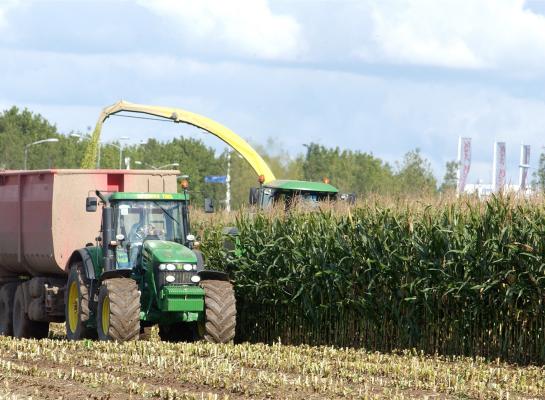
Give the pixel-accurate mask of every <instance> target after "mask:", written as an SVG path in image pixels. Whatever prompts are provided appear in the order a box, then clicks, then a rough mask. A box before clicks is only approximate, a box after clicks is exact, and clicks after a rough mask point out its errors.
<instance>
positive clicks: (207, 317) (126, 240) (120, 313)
mask: <svg viewBox="0 0 545 400" xmlns="http://www.w3.org/2000/svg"><path fill="white" fill-rule="evenodd" d="M96 195H97V197H98V199H100V201H97V198H96V197H89V198H87V211H88V212H94V211H96V210H97V205H98V203H100V204H101V205H102V207H101V208H102V227H101V235H100V236H99V237H98V238H97V240H98V241H99V243H100V244H99V245H97V246H92V245H89V246H88V247H86V248H85V249H81V250H79V251H78V252H77V254H79V255H80V256H79V257H74V264H75V265H73V267H72V268H71V270H70V274H69V277H68V283H67V285H66V287H67V290H66V294H65V306H66V328H67V335H68V338H69V339H80V338H83V337H93V336H95V333H96V335H98V338H99V339H102V340H119V341H125V340H132V339H136V338H138V337H139V336H141V335H146V334H147V329H146V328H148V327H151V326H152V325H155V324H158V325H159V336H160V337H161V339H162V340H167V341H180V340H183V341H192V340H198V339H205V340H207V341H210V342H215V343H226V342H229V341H231V340H232V339H233V337H234V335H235V319H236V307H235V297H234V292H233V287H232V285H231V283H230V282H229V279H228V277H227V275H226V274H225V273H223V272H218V271H208V270H205V269H204V262H203V256H202V254H201V253H200V252H199V251H198V250H196V249H193V242H194V240H195V238H194V236H193V235H191V233H190V228H189V211H188V200H189V197H188V196H189V195H188V194H187V193H185V192H184V193H172V194H170V193H127V192H114V193H108V194H106V193H101V192H99V191H97V192H96Z"/></svg>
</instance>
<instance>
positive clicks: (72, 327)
mask: <svg viewBox="0 0 545 400" xmlns="http://www.w3.org/2000/svg"><path fill="white" fill-rule="evenodd" d="M81 267H82V264H81V262H78V263H75V264H74V265H73V266H72V268H71V269H70V275H68V282H67V284H66V290H65V291H64V315H65V317H66V337H67V338H68V340H81V339H85V338H95V337H96V331H95V330H94V329H90V328H88V327H87V321H88V320H89V287H88V284H87V282H86V280H85V278H84V275H83V271H82V268H81Z"/></svg>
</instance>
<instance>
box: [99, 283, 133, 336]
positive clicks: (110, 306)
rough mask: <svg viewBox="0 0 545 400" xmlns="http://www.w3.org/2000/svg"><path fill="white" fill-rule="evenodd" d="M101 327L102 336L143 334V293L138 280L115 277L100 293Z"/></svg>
mask: <svg viewBox="0 0 545 400" xmlns="http://www.w3.org/2000/svg"><path fill="white" fill-rule="evenodd" d="M97 331H98V338H99V339H100V340H116V341H120V342H124V341H128V340H136V339H138V337H139V335H140V293H139V292H138V286H137V285H136V281H135V280H133V279H129V278H111V279H108V280H107V281H105V282H103V283H102V286H101V287H100V291H99V294H98V310H97Z"/></svg>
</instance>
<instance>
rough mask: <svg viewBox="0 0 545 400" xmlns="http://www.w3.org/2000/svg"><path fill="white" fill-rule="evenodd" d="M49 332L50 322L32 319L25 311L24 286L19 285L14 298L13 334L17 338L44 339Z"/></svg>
mask: <svg viewBox="0 0 545 400" xmlns="http://www.w3.org/2000/svg"><path fill="white" fill-rule="evenodd" d="M48 333H49V322H41V321H32V320H30V319H29V318H28V315H27V313H26V311H25V294H24V292H23V286H22V285H18V286H17V290H16V291H15V298H14V300H13V336H15V337H16V338H28V339H43V338H46V337H47V335H48Z"/></svg>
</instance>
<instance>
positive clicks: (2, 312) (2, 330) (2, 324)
mask: <svg viewBox="0 0 545 400" xmlns="http://www.w3.org/2000/svg"><path fill="white" fill-rule="evenodd" d="M17 285H18V283H17V282H10V283H5V284H4V285H2V287H1V288H0V335H2V336H13V300H14V297H15V291H16V290H17Z"/></svg>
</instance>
